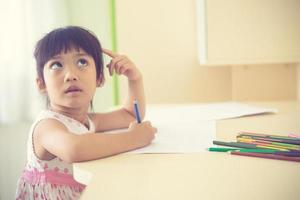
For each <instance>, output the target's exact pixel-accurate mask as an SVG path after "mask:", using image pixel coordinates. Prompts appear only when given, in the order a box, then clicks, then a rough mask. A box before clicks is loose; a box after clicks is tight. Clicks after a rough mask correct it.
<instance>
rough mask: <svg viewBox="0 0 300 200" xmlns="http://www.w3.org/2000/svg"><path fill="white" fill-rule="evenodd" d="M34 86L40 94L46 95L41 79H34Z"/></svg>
mask: <svg viewBox="0 0 300 200" xmlns="http://www.w3.org/2000/svg"><path fill="white" fill-rule="evenodd" d="M36 84H37V86H38V89H39V91H40V93H42V94H45V93H47V89H46V85H45V83H44V81H43V80H42V79H40V78H36Z"/></svg>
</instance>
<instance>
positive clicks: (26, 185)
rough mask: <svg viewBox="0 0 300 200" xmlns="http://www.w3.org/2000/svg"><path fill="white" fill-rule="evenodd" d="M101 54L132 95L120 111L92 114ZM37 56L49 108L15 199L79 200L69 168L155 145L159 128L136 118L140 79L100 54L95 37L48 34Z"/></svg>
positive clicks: (125, 64) (67, 31)
mask: <svg viewBox="0 0 300 200" xmlns="http://www.w3.org/2000/svg"><path fill="white" fill-rule="evenodd" d="M102 53H104V54H106V55H108V56H110V57H111V58H112V60H111V62H110V63H109V64H108V65H107V68H108V70H109V73H110V75H112V74H113V73H117V74H118V75H124V76H126V77H127V78H128V85H129V86H128V88H129V94H128V98H127V100H126V102H125V104H124V106H123V107H122V108H121V109H118V110H115V111H113V112H109V113H89V112H88V110H89V108H90V106H92V99H93V96H94V94H95V90H96V87H100V86H101V85H102V84H103V83H104V75H103V59H102ZM34 55H35V59H36V62H37V85H38V88H39V90H40V92H41V93H43V94H44V95H46V97H47V101H48V102H47V104H48V108H47V110H44V111H43V112H41V113H40V115H39V116H38V117H37V119H36V121H35V122H34V123H33V125H32V127H31V130H30V132H29V138H28V143H27V164H26V166H25V169H24V171H23V173H22V176H21V178H20V180H19V182H18V188H17V193H16V199H53V200H58V199H63V200H66V199H79V197H80V194H81V192H82V191H83V189H84V187H85V186H84V185H82V184H80V183H78V182H76V181H75V180H74V179H73V176H72V164H71V163H73V162H80V161H87V160H92V159H99V158H104V157H107V156H111V155H115V154H118V153H122V152H126V151H129V150H132V149H136V148H140V147H144V146H146V145H148V144H150V143H151V141H152V140H153V138H154V134H155V133H156V128H154V127H152V126H151V124H150V122H142V123H137V122H135V117H134V105H133V101H134V99H137V101H138V102H139V108H140V112H141V117H142V118H143V116H144V113H145V97H144V89H143V80H142V75H141V73H140V71H139V70H138V69H137V68H136V66H135V65H134V64H133V63H132V62H131V61H130V60H129V59H128V58H127V57H126V56H123V55H118V54H115V53H113V52H111V51H109V50H106V49H102V48H101V45H100V43H99V41H98V40H97V38H96V37H95V36H94V35H93V34H92V33H91V32H89V31H88V30H85V29H83V28H81V27H76V26H69V27H64V28H59V29H56V30H53V31H51V32H50V33H48V34H47V35H46V36H44V37H43V38H42V39H41V40H40V41H39V42H38V43H37V45H36V49H35V54H34ZM121 128H122V130H120V131H118V132H116V133H114V134H105V131H109V130H113V129H121ZM124 128H126V129H124Z"/></svg>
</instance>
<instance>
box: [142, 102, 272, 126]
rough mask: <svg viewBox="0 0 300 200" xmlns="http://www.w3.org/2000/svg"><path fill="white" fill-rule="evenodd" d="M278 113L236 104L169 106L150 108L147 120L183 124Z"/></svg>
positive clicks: (153, 106)
mask: <svg viewBox="0 0 300 200" xmlns="http://www.w3.org/2000/svg"><path fill="white" fill-rule="evenodd" d="M276 112H277V110H276V109H272V108H261V107H256V106H251V105H247V104H242V103H236V102H224V103H209V104H190V105H188V104H183V105H180V104H175V105H172V104H167V105H150V106H148V107H147V112H146V119H147V120H150V121H152V122H155V123H161V122H174V123H181V122H184V121H203V120H220V119H228V118H236V117H242V116H247V115H256V114H263V113H276Z"/></svg>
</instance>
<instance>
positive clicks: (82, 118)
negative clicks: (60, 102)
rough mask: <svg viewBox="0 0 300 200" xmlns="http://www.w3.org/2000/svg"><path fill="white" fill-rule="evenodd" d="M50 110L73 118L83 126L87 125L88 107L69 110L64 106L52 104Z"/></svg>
mask: <svg viewBox="0 0 300 200" xmlns="http://www.w3.org/2000/svg"><path fill="white" fill-rule="evenodd" d="M49 109H50V110H52V111H54V112H57V113H61V114H63V115H65V116H68V117H71V118H73V119H75V120H77V121H79V122H81V123H82V124H86V123H87V114H88V107H87V108H69V107H63V106H57V105H53V104H50V106H49Z"/></svg>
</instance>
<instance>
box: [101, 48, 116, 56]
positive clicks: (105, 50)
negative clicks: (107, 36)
mask: <svg viewBox="0 0 300 200" xmlns="http://www.w3.org/2000/svg"><path fill="white" fill-rule="evenodd" d="M102 52H103V53H104V54H105V55H108V56H110V57H112V58H115V57H117V56H119V55H118V54H117V53H114V52H112V51H111V50H108V49H104V48H102Z"/></svg>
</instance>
